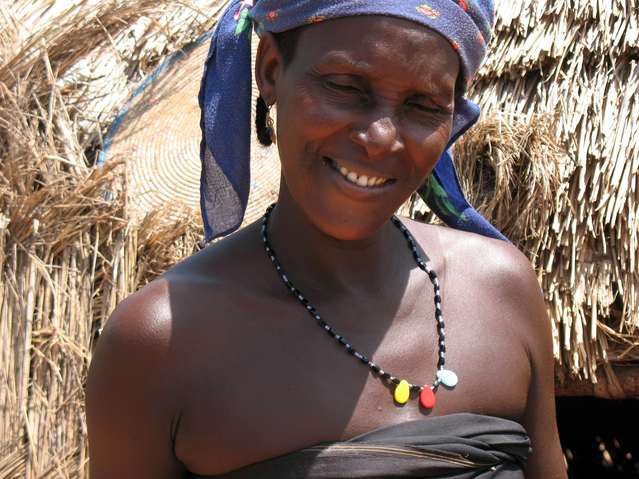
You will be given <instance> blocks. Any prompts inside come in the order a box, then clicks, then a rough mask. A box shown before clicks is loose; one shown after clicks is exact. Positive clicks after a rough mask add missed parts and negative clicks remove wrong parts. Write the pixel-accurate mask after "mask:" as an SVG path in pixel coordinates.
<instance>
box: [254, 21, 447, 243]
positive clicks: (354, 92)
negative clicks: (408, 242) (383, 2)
mask: <svg viewBox="0 0 639 479" xmlns="http://www.w3.org/2000/svg"><path fill="white" fill-rule="evenodd" d="M263 42H270V43H274V42H273V41H272V37H269V38H268V39H266V40H263ZM260 57H261V58H260V59H259V61H258V66H257V76H258V84H259V86H260V90H261V92H262V96H263V97H264V98H265V99H266V100H267V101H270V102H271V103H272V102H276V104H277V120H278V121H277V138H278V148H279V152H280V158H281V161H282V172H283V178H284V184H283V185H282V188H286V189H287V190H288V193H289V196H290V197H291V198H292V199H293V200H294V201H295V203H296V204H297V205H298V207H299V208H301V210H302V211H303V212H304V213H305V214H306V216H307V217H308V218H309V220H310V221H311V222H312V223H313V224H314V225H315V226H316V227H317V228H318V229H320V230H321V231H322V232H324V233H325V234H328V235H330V236H332V237H334V238H337V239H342V240H355V239H364V238H366V237H368V236H370V235H371V234H373V233H374V232H375V231H377V230H378V229H379V228H380V227H381V226H382V225H383V224H384V223H385V222H386V221H387V220H388V219H389V217H390V216H391V215H392V214H393V213H394V212H395V211H396V210H397V208H399V206H401V205H402V203H403V202H404V201H406V200H407V199H408V198H409V197H410V195H411V194H412V193H413V192H414V191H415V190H416V189H417V188H419V187H420V186H421V185H422V184H423V183H424V181H425V179H426V178H427V176H428V175H429V174H430V172H431V170H432V169H433V167H434V166H435V163H436V162H437V160H438V159H439V157H440V155H441V153H442V152H443V151H444V149H445V147H446V144H447V142H448V139H449V136H450V133H451V128H452V119H453V110H454V106H455V104H454V101H455V85H456V80H457V76H458V73H459V59H458V56H457V54H456V53H455V51H454V50H453V48H452V47H451V46H450V44H449V43H448V41H447V40H445V39H444V38H443V37H441V36H439V35H438V34H437V33H435V32H433V31H432V30H429V29H427V28H425V27H421V26H420V25H417V24H415V23H413V22H409V21H406V20H402V19H397V18H392V17H383V16H365V17H349V18H342V19H337V20H330V21H326V22H322V23H318V24H315V25H311V26H308V27H306V28H304V30H303V31H302V32H301V34H300V36H299V39H298V44H297V49H296V54H295V57H294V59H293V61H292V62H291V63H290V64H288V65H287V66H284V65H283V63H282V58H281V55H279V52H277V48H276V47H273V46H272V45H271V48H268V47H266V46H264V45H262V47H261V48H260Z"/></svg>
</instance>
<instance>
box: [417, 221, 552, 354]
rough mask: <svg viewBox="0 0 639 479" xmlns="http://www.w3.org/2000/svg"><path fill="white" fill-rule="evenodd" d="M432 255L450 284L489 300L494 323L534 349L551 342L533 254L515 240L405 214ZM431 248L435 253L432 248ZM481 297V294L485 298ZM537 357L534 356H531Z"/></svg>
mask: <svg viewBox="0 0 639 479" xmlns="http://www.w3.org/2000/svg"><path fill="white" fill-rule="evenodd" d="M406 224H407V226H408V227H409V229H410V230H411V231H412V232H413V235H414V236H415V238H416V239H417V241H418V242H419V243H420V244H421V245H422V246H423V248H424V249H426V250H427V251H429V250H428V249H427V248H429V246H430V248H429V249H430V251H429V253H428V254H429V255H431V254H432V255H435V256H436V257H437V256H439V259H438V262H439V263H440V264H441V265H443V270H444V276H445V278H444V281H445V282H446V285H448V286H449V287H451V288H456V287H460V285H463V286H461V288H463V291H464V294H466V295H469V296H473V297H475V298H476V299H477V301H486V302H489V303H490V310H491V311H493V312H495V313H498V314H495V315H494V316H493V319H492V321H495V322H497V323H498V324H494V326H496V327H499V328H504V329H503V330H504V331H509V332H511V333H512V334H515V335H516V336H517V337H519V338H520V339H521V341H522V343H523V344H524V346H525V347H526V350H527V353H528V354H529V355H538V354H539V353H533V351H535V350H536V351H539V350H544V351H546V350H548V348H549V347H551V337H550V323H549V320H548V316H547V313H546V309H545V304H544V300H543V293H542V290H541V286H540V283H539V280H538V278H537V274H536V272H535V270H534V269H533V266H532V264H531V262H530V260H529V259H528V258H527V257H526V255H524V254H523V253H522V252H521V251H520V250H519V249H517V248H516V247H515V246H514V245H512V244H510V243H508V242H506V241H502V240H496V239H493V238H488V237H485V236H482V235H479V234H475V233H468V232H465V231H459V230H455V229H453V228H448V227H445V226H438V225H426V224H423V223H419V222H416V221H410V220H406ZM431 251H432V253H431ZM480 298H481V299H480ZM530 359H531V360H533V359H534V358H532V357H531V358H530Z"/></svg>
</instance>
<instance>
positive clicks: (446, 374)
mask: <svg viewBox="0 0 639 479" xmlns="http://www.w3.org/2000/svg"><path fill="white" fill-rule="evenodd" d="M437 379H439V381H440V382H441V383H442V384H443V385H444V386H446V387H447V388H454V387H455V386H457V383H458V382H459V379H458V378H457V374H455V373H454V372H452V371H450V370H448V369H440V370H439V371H437Z"/></svg>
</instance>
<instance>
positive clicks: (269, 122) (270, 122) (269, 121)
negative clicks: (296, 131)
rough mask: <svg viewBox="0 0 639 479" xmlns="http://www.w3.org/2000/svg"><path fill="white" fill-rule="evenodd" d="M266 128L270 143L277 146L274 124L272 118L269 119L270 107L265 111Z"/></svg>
mask: <svg viewBox="0 0 639 479" xmlns="http://www.w3.org/2000/svg"><path fill="white" fill-rule="evenodd" d="M266 127H267V129H268V133H269V135H270V136H271V141H272V142H273V144H274V145H277V135H276V134H275V122H274V121H273V117H271V106H269V107H268V110H266Z"/></svg>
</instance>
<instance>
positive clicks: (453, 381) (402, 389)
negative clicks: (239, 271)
mask: <svg viewBox="0 0 639 479" xmlns="http://www.w3.org/2000/svg"><path fill="white" fill-rule="evenodd" d="M274 208H275V204H272V205H271V206H269V207H268V208H267V210H266V213H265V214H264V217H263V218H262V242H263V243H264V250H265V251H266V254H267V256H268V257H269V259H270V260H271V263H273V266H274V267H275V269H276V271H277V273H278V274H279V276H280V278H281V279H282V281H283V282H284V285H285V286H286V288H287V289H288V290H289V291H290V292H291V294H292V295H293V296H295V298H296V299H297V300H298V301H299V302H300V303H301V304H302V305H303V306H304V308H305V309H306V310H307V311H308V313H309V314H310V315H311V317H312V318H313V319H314V320H315V322H316V323H317V325H318V326H319V327H320V328H322V329H323V330H324V331H326V332H327V333H328V334H329V335H330V336H331V337H333V338H334V339H335V340H336V341H337V342H338V343H339V344H341V345H342V346H343V347H344V348H345V349H346V351H347V352H348V353H349V354H351V355H352V356H354V357H355V358H356V359H358V360H359V361H361V362H362V363H363V364H365V365H366V366H368V368H369V369H370V370H371V371H373V373H375V374H377V375H378V376H379V377H380V378H381V379H382V380H385V381H387V382H388V383H390V384H393V385H394V386H395V390H394V393H393V398H394V399H395V402H396V403H398V404H402V405H403V404H406V403H407V402H408V399H409V398H410V393H411V392H419V403H420V405H421V406H422V407H423V408H425V409H432V408H433V407H434V406H435V393H436V392H437V388H438V387H439V385H440V384H441V385H443V386H445V387H448V388H454V387H455V386H456V385H457V382H458V380H457V375H456V374H455V373H454V372H453V371H450V370H448V369H445V368H444V365H445V363H446V335H445V333H444V319H443V317H442V309H441V304H442V299H441V291H440V288H439V280H438V279H437V274H435V271H433V270H432V268H431V267H430V265H429V263H428V261H424V260H423V259H422V257H421V256H420V255H419V252H418V250H417V245H416V244H415V240H414V239H413V236H412V235H411V234H410V232H409V231H408V229H407V228H406V227H405V226H404V225H403V224H402V222H401V221H400V220H399V218H397V217H396V216H394V215H393V217H392V218H391V221H392V223H393V224H394V225H395V226H396V227H397V228H398V229H399V230H400V231H401V232H402V234H403V235H404V237H405V238H406V241H407V243H408V248H409V249H410V250H411V252H412V253H413V258H415V261H416V262H417V266H419V268H420V269H421V270H422V271H424V272H425V273H426V274H427V275H428V278H429V279H430V282H431V283H432V284H433V290H434V292H435V320H436V321H437V334H438V336H439V356H438V360H437V373H436V375H435V380H434V381H433V384H432V385H428V384H425V385H424V386H419V385H417V384H411V383H409V382H408V381H406V380H405V379H399V378H398V377H396V376H393V375H392V374H390V373H389V372H387V371H384V370H383V369H382V368H381V367H379V366H378V365H377V364H375V363H374V362H373V361H371V360H370V359H369V358H368V357H366V356H365V355H364V354H362V353H360V352H359V351H357V350H356V349H355V348H354V347H353V345H352V344H351V343H350V341H348V340H347V339H346V338H345V337H344V336H342V335H341V334H338V333H337V331H335V330H334V329H333V328H332V327H331V326H330V325H329V324H328V323H327V322H326V321H324V320H323V319H322V317H321V316H320V314H319V313H318V311H317V309H315V306H313V305H312V304H311V303H310V302H309V301H308V300H307V299H306V297H305V296H304V295H303V294H302V292H301V291H300V290H299V289H297V288H296V287H295V286H293V284H292V283H291V280H290V279H289V278H288V276H286V273H284V270H283V269H282V265H281V264H280V262H279V260H278V259H277V256H275V251H274V250H273V247H272V246H271V243H270V241H269V239H268V222H269V219H270V217H271V213H272V212H273V209H274Z"/></svg>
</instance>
